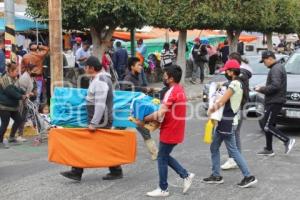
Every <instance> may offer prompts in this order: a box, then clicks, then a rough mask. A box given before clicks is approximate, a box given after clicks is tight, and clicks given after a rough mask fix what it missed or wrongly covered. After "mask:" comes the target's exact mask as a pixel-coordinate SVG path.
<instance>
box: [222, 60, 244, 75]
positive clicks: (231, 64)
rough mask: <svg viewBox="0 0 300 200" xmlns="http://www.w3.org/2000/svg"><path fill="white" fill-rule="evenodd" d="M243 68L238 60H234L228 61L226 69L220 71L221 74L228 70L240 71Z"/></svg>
mask: <svg viewBox="0 0 300 200" xmlns="http://www.w3.org/2000/svg"><path fill="white" fill-rule="evenodd" d="M240 68H241V65H240V63H239V62H238V61H236V60H233V59H230V60H228V61H227V62H226V63H225V65H224V67H223V68H221V69H220V71H221V72H224V71H226V70H230V69H240Z"/></svg>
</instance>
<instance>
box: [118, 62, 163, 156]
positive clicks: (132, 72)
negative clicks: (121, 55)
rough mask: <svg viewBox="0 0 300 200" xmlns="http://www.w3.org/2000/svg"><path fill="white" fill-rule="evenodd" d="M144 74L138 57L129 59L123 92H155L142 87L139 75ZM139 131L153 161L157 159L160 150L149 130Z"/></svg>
mask: <svg viewBox="0 0 300 200" xmlns="http://www.w3.org/2000/svg"><path fill="white" fill-rule="evenodd" d="M140 73H142V64H141V63H140V59H139V58H137V57H131V58H129V59H128V73H127V75H126V76H125V78H124V81H122V82H120V85H121V90H125V91H135V92H143V93H146V94H147V93H150V92H153V91H154V89H153V88H147V87H142V83H141V80H140V79H139V74H140ZM136 129H137V131H138V132H139V133H140V134H141V135H142V137H143V139H144V142H145V144H146V147H147V148H148V150H149V152H150V154H151V159H152V160H156V159H157V153H158V149H157V147H156V144H155V141H154V140H153V139H152V138H151V134H150V132H149V130H147V129H146V128H143V127H137V128H136Z"/></svg>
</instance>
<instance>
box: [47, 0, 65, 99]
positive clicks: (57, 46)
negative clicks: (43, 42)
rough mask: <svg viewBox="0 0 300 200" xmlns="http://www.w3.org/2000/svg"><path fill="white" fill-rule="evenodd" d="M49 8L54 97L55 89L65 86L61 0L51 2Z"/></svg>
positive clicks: (52, 89) (51, 0)
mask: <svg viewBox="0 0 300 200" xmlns="http://www.w3.org/2000/svg"><path fill="white" fill-rule="evenodd" d="M48 7H49V39H50V42H49V44H50V63H51V64H50V71H51V94H52V95H53V91H54V87H57V86H58V87H61V86H63V57H62V53H63V51H62V15H61V0H49V2H48Z"/></svg>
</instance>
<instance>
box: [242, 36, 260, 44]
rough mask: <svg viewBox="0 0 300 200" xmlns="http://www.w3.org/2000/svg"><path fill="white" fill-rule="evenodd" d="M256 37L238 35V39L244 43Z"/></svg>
mask: <svg viewBox="0 0 300 200" xmlns="http://www.w3.org/2000/svg"><path fill="white" fill-rule="evenodd" d="M256 39H257V37H256V36H253V35H241V36H240V37H239V40H240V41H242V42H246V43H249V42H253V41H255V40H256Z"/></svg>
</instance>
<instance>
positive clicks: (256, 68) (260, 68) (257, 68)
mask: <svg viewBox="0 0 300 200" xmlns="http://www.w3.org/2000/svg"><path fill="white" fill-rule="evenodd" d="M246 59H247V60H248V62H249V65H250V67H251V68H252V70H253V74H268V72H269V69H268V68H267V67H266V66H265V65H264V63H259V61H260V60H261V56H249V57H246Z"/></svg>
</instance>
